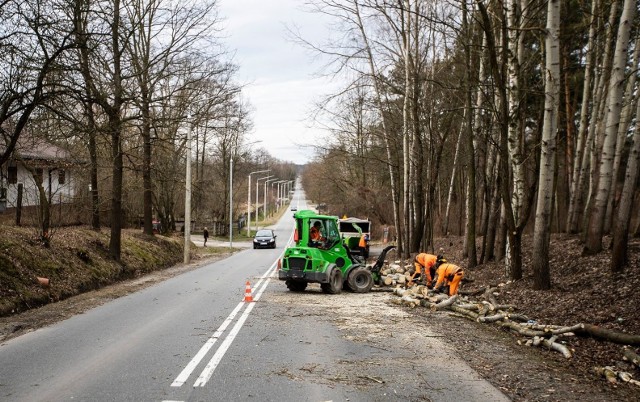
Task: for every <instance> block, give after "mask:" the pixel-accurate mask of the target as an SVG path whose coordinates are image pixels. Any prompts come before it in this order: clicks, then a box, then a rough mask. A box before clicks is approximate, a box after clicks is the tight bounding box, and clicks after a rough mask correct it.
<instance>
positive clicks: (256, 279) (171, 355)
mask: <svg viewBox="0 0 640 402" xmlns="http://www.w3.org/2000/svg"><path fill="white" fill-rule="evenodd" d="M292 205H296V206H298V208H299V209H302V208H304V207H305V201H304V193H303V192H302V191H297V192H296V194H295V195H294V200H293V202H292ZM273 228H274V230H275V231H276V233H277V235H278V247H277V248H276V249H274V250H271V249H262V250H253V249H246V250H243V251H241V252H239V253H236V254H234V255H233V256H231V257H229V258H227V259H225V260H222V261H218V262H215V263H211V264H209V265H205V266H203V267H201V268H199V269H196V270H193V271H190V272H188V273H185V274H183V275H180V276H177V277H174V278H172V279H169V280H167V281H165V282H162V283H159V284H157V285H155V286H152V287H149V288H146V289H144V290H142V291H140V292H137V293H134V294H131V295H129V296H126V297H123V298H120V299H117V300H113V301H112V302H110V303H107V304H104V305H102V306H100V307H97V308H95V309H93V310H90V311H88V312H86V313H84V314H81V315H78V316H75V317H73V318H71V319H68V320H65V321H62V322H60V323H58V324H55V325H52V326H50V327H47V328H43V329H39V330H37V331H34V332H31V333H28V334H26V335H23V336H21V337H18V338H14V339H11V340H9V341H7V342H5V343H3V344H2V345H0V401H30V402H31V401H247V400H255V401H329V400H333V401H346V400H349V401H378V400H379V401H383V400H417V399H420V400H425V398H427V399H426V400H433V401H437V400H440V401H463V400H474V401H483V400H484V401H500V400H507V399H506V397H504V396H503V394H501V393H500V392H499V391H498V390H496V389H495V388H494V387H492V386H491V385H490V384H488V383H487V382H485V381H484V380H482V379H480V378H479V376H478V375H477V374H476V373H475V372H473V371H472V370H471V369H470V368H469V367H468V366H466V364H464V363H463V362H462V361H460V360H458V359H456V358H453V357H451V355H449V356H447V357H446V358H444V357H443V356H441V355H434V356H431V357H430V358H428V359H426V360H425V359H424V358H422V359H420V361H419V363H416V364H419V367H417V368H416V370H417V371H419V372H420V373H421V374H422V375H421V376H416V375H413V374H412V373H406V374H403V373H402V372H399V368H398V367H396V365H395V363H394V362H405V363H406V361H407V356H406V353H407V351H406V349H404V350H395V349H393V348H379V347H375V346H373V345H372V344H369V343H366V342H358V341H357V339H354V338H353V337H345V336H344V333H342V332H341V331H340V330H339V329H338V328H337V327H336V325H335V323H334V322H333V321H331V320H330V319H327V317H330V316H331V314H332V312H331V311H330V310H328V309H327V307H326V306H324V305H323V301H326V300H333V301H335V300H338V301H340V302H341V303H342V302H343V301H344V303H352V302H355V301H357V299H356V298H357V297H358V295H354V294H342V295H336V296H329V295H324V294H322V293H321V292H319V291H314V290H313V289H312V290H311V291H309V292H305V295H304V296H303V298H301V299H295V298H293V297H292V293H291V292H289V291H288V290H287V289H286V287H285V286H284V284H283V283H281V282H279V281H278V280H277V275H275V276H274V272H275V266H276V262H277V259H278V258H279V256H280V255H281V254H282V252H283V250H284V247H285V246H286V243H287V242H288V241H289V240H290V239H291V235H292V231H293V219H292V217H291V214H290V213H288V212H287V213H285V214H284V216H283V217H282V219H281V220H280V221H279V222H278V223H277V224H276V225H274V226H273ZM246 281H250V283H251V287H252V296H253V299H254V300H255V301H254V302H251V303H247V302H244V301H243V300H244V295H245V283H246ZM327 297H342V299H326V298H327ZM290 300H294V302H290ZM296 300H300V301H301V302H300V303H297V302H296ZM302 301H304V303H303V302H302ZM421 335H424V334H416V336H418V337H420V336H421ZM420 341H421V342H426V343H427V344H426V345H425V346H426V347H428V348H430V349H429V350H443V348H446V345H444V344H441V342H442V341H441V340H439V339H438V337H437V336H424V337H423V338H422V339H420ZM353 362H357V363H358V364H359V365H353V366H351V365H350V364H351V363H353ZM371 362H377V363H376V364H369V366H371V367H369V368H368V369H367V370H368V371H367V375H366V376H363V375H360V376H357V378H364V379H365V381H367V382H370V384H369V385H368V386H362V384H359V385H358V384H354V383H353V382H351V381H344V380H341V378H346V377H344V375H343V376H342V377H341V376H340V374H338V373H340V372H345V370H346V372H349V370H351V371H353V370H359V369H358V368H357V367H361V366H362V365H366V364H368V363H371ZM398 364H400V363H398ZM403 364H404V363H403ZM319 367H322V368H323V370H325V372H323V373H318V368H319ZM301 370H302V371H301ZM403 370H404V368H403ZM300 373H306V374H308V376H304V375H301V374H300ZM320 374H323V375H320ZM352 374H353V373H352ZM423 376H427V377H428V381H427V382H428V384H429V387H426V386H425V379H424V377H423ZM354 378H356V377H354ZM377 378H396V380H394V381H384V382H381V381H378V380H377ZM310 379H311V380H310ZM367 379H368V380H367ZM369 380H371V381H369Z"/></svg>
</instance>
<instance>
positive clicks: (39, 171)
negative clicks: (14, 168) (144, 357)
mask: <svg viewBox="0 0 640 402" xmlns="http://www.w3.org/2000/svg"><path fill="white" fill-rule="evenodd" d="M33 179H34V180H35V181H36V183H42V168H36V169H35V174H34V175H33Z"/></svg>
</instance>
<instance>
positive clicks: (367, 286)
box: [347, 267, 373, 293]
mask: <svg viewBox="0 0 640 402" xmlns="http://www.w3.org/2000/svg"><path fill="white" fill-rule="evenodd" d="M347 283H348V284H349V288H350V289H351V290H352V291H354V292H355V293H367V292H369V291H370V290H371V288H372V287H373V275H371V272H370V271H369V270H368V269H366V268H364V267H360V268H356V269H354V270H353V271H351V273H350V274H349V277H348V278H347Z"/></svg>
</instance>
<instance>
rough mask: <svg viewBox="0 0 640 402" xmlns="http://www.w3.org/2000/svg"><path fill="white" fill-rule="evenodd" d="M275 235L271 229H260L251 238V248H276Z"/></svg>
mask: <svg viewBox="0 0 640 402" xmlns="http://www.w3.org/2000/svg"><path fill="white" fill-rule="evenodd" d="M276 237H277V236H276V234H275V233H274V232H273V230H271V229H260V230H258V231H257V232H256V235H255V236H254V238H253V248H262V247H264V248H276Z"/></svg>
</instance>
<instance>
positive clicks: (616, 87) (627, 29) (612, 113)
mask: <svg viewBox="0 0 640 402" xmlns="http://www.w3.org/2000/svg"><path fill="white" fill-rule="evenodd" d="M635 11H636V2H635V1H633V0H625V2H624V6H623V9H622V15H621V16H620V25H619V27H618V37H617V40H616V48H615V53H614V59H613V71H612V74H611V78H610V80H609V96H608V99H607V109H608V111H607V118H606V121H607V125H606V129H605V133H604V134H605V135H604V144H603V148H602V156H601V159H600V167H599V176H598V191H597V196H596V199H595V204H594V208H593V214H591V219H590V221H589V229H588V232H587V242H586V244H585V252H587V253H597V252H599V251H601V250H602V233H603V229H604V219H605V214H606V211H607V200H608V199H609V192H610V191H611V183H612V182H613V177H612V170H613V160H614V156H615V148H616V141H617V134H618V125H619V121H620V113H621V103H622V94H623V90H624V71H625V67H626V64H627V49H628V47H629V37H630V33H631V27H632V25H633V20H634V16H635Z"/></svg>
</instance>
